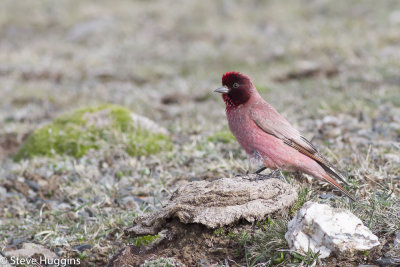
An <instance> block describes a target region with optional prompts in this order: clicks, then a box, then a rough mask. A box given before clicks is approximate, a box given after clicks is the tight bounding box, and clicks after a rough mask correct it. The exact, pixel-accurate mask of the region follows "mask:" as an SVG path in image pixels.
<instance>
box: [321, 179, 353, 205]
mask: <svg viewBox="0 0 400 267" xmlns="http://www.w3.org/2000/svg"><path fill="white" fill-rule="evenodd" d="M322 176H323V179H324V180H325V181H327V182H328V183H330V184H331V185H333V186H334V187H335V188H337V189H339V190H340V191H341V192H342V193H343V194H345V195H346V196H348V197H349V198H350V199H351V200H353V201H354V202H357V200H356V199H355V198H354V197H353V196H352V195H351V194H350V193H349V192H347V191H346V189H344V188H343V187H342V186H341V185H340V184H338V183H337V182H336V181H335V180H333V179H332V177H330V176H329V175H328V174H324V175H322Z"/></svg>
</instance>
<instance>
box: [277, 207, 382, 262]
mask: <svg viewBox="0 0 400 267" xmlns="http://www.w3.org/2000/svg"><path fill="white" fill-rule="evenodd" d="M285 238H286V241H287V242H288V243H289V247H290V248H291V249H294V250H300V251H305V252H307V251H308V249H309V248H310V249H311V250H312V251H313V252H315V253H316V252H317V251H319V252H320V256H319V257H320V258H326V257H328V256H329V255H330V254H331V252H350V253H353V252H355V251H357V250H369V249H371V248H373V247H375V246H378V245H379V244H380V243H379V241H378V237H377V236H375V235H374V234H372V232H371V231H370V230H369V229H368V228H367V227H366V226H364V224H363V223H362V221H361V220H360V219H359V218H357V217H356V216H355V215H354V214H352V213H351V212H350V211H348V210H344V209H334V208H331V207H330V206H328V205H325V204H318V203H315V202H311V201H309V202H307V203H306V204H304V206H303V207H302V208H301V210H300V211H299V212H298V213H297V215H296V217H294V218H293V219H292V220H291V221H290V222H289V225H288V232H287V233H286V234H285Z"/></svg>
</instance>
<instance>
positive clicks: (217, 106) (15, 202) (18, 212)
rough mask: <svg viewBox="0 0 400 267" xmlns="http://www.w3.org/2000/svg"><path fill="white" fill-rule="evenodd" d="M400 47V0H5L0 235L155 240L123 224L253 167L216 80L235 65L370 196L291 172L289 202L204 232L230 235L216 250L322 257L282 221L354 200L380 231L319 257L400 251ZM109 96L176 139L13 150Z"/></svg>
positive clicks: (9, 241) (103, 255)
mask: <svg viewBox="0 0 400 267" xmlns="http://www.w3.org/2000/svg"><path fill="white" fill-rule="evenodd" d="M399 51H400V3H399V2H398V1H394V0H393V1H378V2H377V1H371V0H368V1H362V2H360V1H329V2H328V1H252V2H241V3H236V2H233V1H183V0H180V1H156V0H154V1H130V0H129V1H128V0H123V1H118V2H117V3H115V2H110V1H89V0H82V1H67V0H59V1H51V0H41V1H12V0H4V1H1V3H0V62H1V64H0V207H1V208H0V248H1V250H2V251H3V252H5V251H10V250H13V249H18V248H21V246H22V245H23V244H24V243H36V244H40V245H41V246H42V247H44V248H46V249H48V250H51V251H52V252H55V253H56V254H57V255H60V256H62V257H70V258H79V259H80V260H81V262H82V264H84V266H98V265H104V264H106V263H107V262H108V260H109V259H110V258H111V256H112V255H113V254H114V252H115V251H117V250H118V249H119V248H121V247H123V246H124V245H125V244H131V243H134V244H136V245H137V246H138V247H140V246H142V245H145V244H147V243H149V242H151V241H152V237H147V238H136V239H132V238H130V237H127V236H125V235H124V228H125V227H127V226H129V225H130V224H131V223H132V220H133V219H134V218H136V217H137V216H140V215H142V214H145V213H148V212H150V211H154V210H158V209H160V208H161V207H162V206H163V205H164V203H165V202H166V201H167V199H168V198H169V197H170V196H171V194H172V193H173V192H174V190H175V189H177V188H178V187H179V186H180V185H183V184H186V183H188V182H190V181H196V180H212V179H215V178H220V177H230V176H234V175H237V174H243V173H246V172H247V171H248V170H249V168H250V167H251V166H249V163H248V160H247V157H246V155H245V153H244V152H243V151H242V149H241V148H240V147H239V145H238V144H237V143H236V142H235V140H234V139H233V137H232V136H231V135H230V133H229V131H228V128H227V123H226V118H225V114H224V105H223V103H222V101H221V99H220V96H219V95H214V94H213V93H212V91H213V89H215V88H217V87H218V86H220V83H221V81H220V79H221V76H222V74H223V73H224V72H226V71H231V70H237V71H241V72H243V73H246V74H248V75H249V76H251V77H252V79H253V80H254V82H255V84H256V86H257V88H258V89H259V91H260V93H261V94H262V95H263V97H264V98H265V99H267V100H268V101H269V102H270V103H271V104H272V105H274V106H275V107H276V108H277V109H278V110H279V111H280V112H281V113H282V114H283V115H284V116H285V117H286V118H287V119H288V120H289V121H290V122H292V123H293V124H294V125H295V126H296V127H298V128H299V129H300V130H301V131H302V132H303V133H304V135H305V136H306V137H307V138H309V139H312V141H313V143H315V144H316V145H317V146H318V147H319V148H320V149H321V151H322V152H323V154H324V155H326V157H328V158H329V159H330V160H331V161H333V162H335V164H336V165H337V166H338V167H339V168H340V169H342V170H343V171H344V172H345V173H346V174H347V177H348V180H349V181H350V184H351V186H349V187H348V188H347V189H348V190H349V191H350V192H351V193H352V194H353V195H355V196H356V198H357V199H359V202H360V203H359V204H358V205H354V204H351V203H350V202H349V200H348V199H347V198H345V197H340V195H339V194H336V192H332V188H331V187H330V186H328V185H326V184H324V183H322V182H319V181H317V180H315V179H310V177H307V176H304V175H300V174H290V173H284V176H285V180H286V181H287V182H288V183H290V184H293V185H296V186H298V188H299V196H300V199H299V201H298V202H297V203H296V204H295V206H294V208H292V209H291V210H289V211H287V212H283V213H281V214H277V215H274V216H273V217H270V218H268V219H266V221H263V222H259V223H258V224H255V226H254V225H253V226H251V225H246V224H245V225H241V226H238V228H235V229H225V228H221V229H219V230H218V231H208V232H202V233H203V234H204V236H206V237H207V238H205V239H204V240H206V239H209V237H210V236H211V237H214V238H215V240H216V241H215V242H216V243H218V244H219V245H220V246H221V247H222V251H223V253H220V254H218V257H214V256H213V257H210V258H212V260H213V261H214V263H215V262H219V264H220V265H223V264H229V265H230V266H231V265H235V264H237V265H245V266H246V265H248V266H251V265H252V264H253V265H254V264H256V263H260V262H269V263H270V264H275V265H287V264H290V263H293V264H311V263H312V262H314V261H315V260H316V259H317V258H318V255H308V254H306V255H300V256H299V255H298V254H295V253H293V252H290V251H288V247H287V244H286V242H285V241H284V239H283V238H282V233H283V234H284V233H285V230H286V227H287V221H288V220H289V219H290V218H291V217H293V216H294V212H295V211H296V210H298V209H299V207H300V206H301V205H302V203H304V202H305V201H307V200H309V199H314V200H316V201H320V202H324V203H329V204H330V205H331V206H336V207H345V208H348V209H350V210H351V211H352V212H353V213H355V214H356V215H357V216H359V217H360V218H361V219H362V221H363V222H364V224H365V225H366V226H368V227H369V228H370V229H371V230H372V232H373V233H375V234H376V235H377V236H378V237H379V239H380V242H381V244H382V246H381V247H380V248H378V249H376V250H374V251H372V252H371V253H363V254H360V255H355V256H354V257H351V258H348V257H347V258H341V257H340V256H339V257H331V258H328V259H325V260H323V261H320V264H322V263H326V264H331V265H334V264H339V262H340V266H345V265H348V266H353V265H357V264H360V263H371V264H386V263H388V262H389V263H390V260H391V259H392V258H394V257H396V252H395V251H396V250H394V247H393V240H394V238H395V233H396V232H398V231H399V229H400V224H399V222H400V199H399V193H400V78H399V77H400V76H399V73H400V52H399ZM106 103H107V104H108V103H110V104H115V105H119V106H122V107H125V108H126V109H127V110H129V111H131V112H134V113H136V114H139V115H143V116H145V117H148V118H150V119H152V120H153V121H155V122H156V123H157V124H158V125H159V126H160V127H163V128H165V129H167V131H168V133H167V134H166V135H167V136H168V138H170V145H167V146H166V147H165V148H166V149H161V150H159V149H155V150H151V149H150V150H151V153H150V152H149V153H132V151H131V150H129V145H132V144H134V141H135V139H129V138H131V137H129V136H128V137H127V136H126V135H125V134H122V135H119V134H118V135H116V136H117V137H118V136H119V137H121V139H118V140H122V141H121V142H114V141H115V139H112V140H113V142H104V140H108V139H104V138H103V137H104V136H103V135H102V134H100V135H96V138H100V137H101V138H103V139H101V138H100V139H101V140H102V141H101V142H100V143H99V144H100V145H97V144H98V143H96V146H95V147H93V149H88V150H87V151H85V153H84V154H83V155H75V154H71V153H50V154H47V155H35V156H32V157H22V159H21V160H19V161H16V160H14V158H13V155H15V154H16V153H17V152H18V151H19V150H20V149H21V147H22V145H23V144H24V142H25V141H26V140H27V138H28V136H30V135H31V134H32V132H33V131H34V130H36V129H39V128H40V127H42V126H44V125H46V124H48V123H50V122H52V121H53V120H54V119H55V118H57V117H59V116H60V115H62V114H71V113H72V111H73V110H75V109H77V108H87V107H91V106H98V105H101V104H106ZM111 132H112V134H114V133H115V132H114V131H113V130H111ZM105 136H108V135H105ZM113 136H114V135H113ZM124 138H128V139H124ZM71 140H72V141H74V140H73V139H71ZM90 140H92V139H90ZM96 140H97V139H96ZM96 140H95V141H96ZM126 140H128V141H129V140H130V141H132V142H127V141H126ZM75 141H76V140H75ZM75 141H74V142H75ZM96 142H97V141H96ZM150 150H149V151H150ZM54 151H55V152H57V151H56V150H54ZM153 152H154V153H153ZM76 156H79V157H76ZM254 227H255V228H256V229H254ZM196 231H202V230H201V229H200V230H199V229H196ZM199 235H200V234H199ZM211 239H212V238H211ZM271 240H274V242H273V244H271ZM224 244H225V245H224ZM210 253H212V252H211V251H210ZM206 255H207V253H206ZM397 256H398V254H397ZM201 257H203V256H199V258H197V259H196V260H198V262H199V264H200V262H201V260H202V258H201ZM227 259H230V260H229V261H228V260H227Z"/></svg>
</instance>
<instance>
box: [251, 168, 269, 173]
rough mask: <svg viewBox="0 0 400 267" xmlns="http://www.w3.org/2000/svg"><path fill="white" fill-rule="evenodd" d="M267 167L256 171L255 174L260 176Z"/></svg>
mask: <svg viewBox="0 0 400 267" xmlns="http://www.w3.org/2000/svg"><path fill="white" fill-rule="evenodd" d="M266 168H267V167H261V168H259V169H258V170H256V171H255V172H254V173H253V174H260V173H261V172H262V171H264V170H265V169H266Z"/></svg>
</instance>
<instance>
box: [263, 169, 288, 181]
mask: <svg viewBox="0 0 400 267" xmlns="http://www.w3.org/2000/svg"><path fill="white" fill-rule="evenodd" d="M278 173H279V177H277V178H279V179H284V178H285V177H284V176H283V174H282V172H281V169H279V168H278V169H275V170H273V171H272V172H271V173H269V174H268V175H267V177H268V178H274V177H275V176H276V175H277V174H278Z"/></svg>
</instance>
